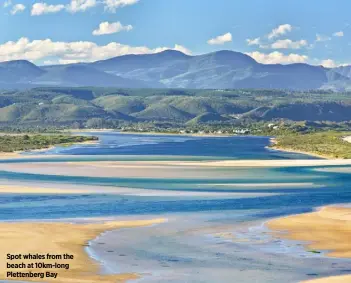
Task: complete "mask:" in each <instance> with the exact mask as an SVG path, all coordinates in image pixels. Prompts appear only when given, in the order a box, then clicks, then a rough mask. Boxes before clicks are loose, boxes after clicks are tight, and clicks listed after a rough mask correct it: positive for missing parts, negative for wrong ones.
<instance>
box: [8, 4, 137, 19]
mask: <svg viewBox="0 0 351 283" xmlns="http://www.w3.org/2000/svg"><path fill="white" fill-rule="evenodd" d="M11 1H12V0H7V2H5V4H6V3H9V4H6V5H11ZM139 1H140V0H70V3H69V4H67V5H63V4H58V5H49V4H47V3H45V2H40V3H39V2H38V3H35V4H34V5H33V6H32V15H33V16H39V15H44V14H48V13H57V12H59V11H62V10H66V11H67V12H70V13H77V12H85V11H86V10H88V9H90V8H93V7H95V6H97V5H103V6H104V7H105V10H106V11H109V12H112V13H114V12H116V10H117V9H118V8H120V7H124V6H128V5H133V4H136V3H138V2H139ZM5 4H4V5H5Z"/></svg>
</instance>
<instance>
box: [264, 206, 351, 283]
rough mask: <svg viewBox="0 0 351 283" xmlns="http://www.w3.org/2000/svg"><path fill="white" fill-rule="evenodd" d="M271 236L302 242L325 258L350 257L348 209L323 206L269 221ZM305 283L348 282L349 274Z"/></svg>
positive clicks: (350, 216) (349, 212)
mask: <svg viewBox="0 0 351 283" xmlns="http://www.w3.org/2000/svg"><path fill="white" fill-rule="evenodd" d="M267 226H268V227H269V228H270V229H272V230H274V231H281V232H280V233H279V232H275V233H274V235H275V236H278V237H281V238H286V239H290V240H298V241H304V242H305V243H306V244H305V245H306V248H307V249H308V250H309V251H311V252H313V253H321V252H323V251H325V252H326V255H327V256H328V257H333V258H351V241H350V239H351V208H348V207H334V206H331V207H323V208H321V209H320V210H318V211H316V212H312V213H307V214H301V215H293V216H289V217H285V218H280V219H275V220H272V221H269V222H268V223H267ZM307 282H311V283H312V282H315V283H319V282H320V283H322V282H323V283H324V282H351V275H345V276H340V277H338V276H337V277H334V278H324V279H323V278H322V279H318V280H312V281H307Z"/></svg>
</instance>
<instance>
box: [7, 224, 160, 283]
mask: <svg viewBox="0 0 351 283" xmlns="http://www.w3.org/2000/svg"><path fill="white" fill-rule="evenodd" d="M165 221H166V219H161V218H160V219H151V220H131V221H110V222H105V223H91V224H67V223H45V222H44V223H36V222H33V223H28V222H24V223H0V242H1V245H0V280H17V281H18V278H17V279H14V278H12V279H11V278H6V275H7V274H6V272H7V271H9V270H8V269H7V268H6V262H8V260H7V259H6V257H7V254H28V253H32V254H37V253H38V254H47V253H50V254H58V255H59V254H66V253H67V254H72V255H74V259H73V260H66V261H65V260H61V261H60V263H62V264H65V263H69V264H70V269H68V270H66V269H59V270H57V269H55V270H51V269H49V270H44V271H43V270H41V269H28V268H24V269H20V270H18V269H17V270H13V271H20V272H29V271H30V270H31V271H32V272H46V271H52V272H58V273H59V274H58V277H57V278H56V279H54V278H44V279H38V278H35V279H30V278H26V279H25V280H24V281H30V282H56V283H96V282H103V283H112V282H125V281H127V280H131V279H137V278H139V275H137V274H134V273H130V274H116V275H101V274H99V269H100V266H99V264H98V263H97V262H94V261H93V260H92V259H91V258H90V257H89V256H88V254H86V253H85V251H84V247H85V246H86V245H87V244H88V242H89V241H90V240H92V239H94V238H96V237H97V236H98V235H99V234H101V233H103V232H105V231H108V230H115V229H120V228H135V227H143V226H150V225H154V224H161V223H163V222H165ZM42 261H43V260H31V261H30V262H42ZM21 262H23V260H13V261H11V263H21ZM54 262H56V261H55V260H45V263H54ZM11 271H12V270H11Z"/></svg>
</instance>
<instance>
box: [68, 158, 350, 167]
mask: <svg viewBox="0 0 351 283" xmlns="http://www.w3.org/2000/svg"><path fill="white" fill-rule="evenodd" d="M70 163H71V164H77V165H86V166H94V167H114V168H120V167H123V168H126V167H129V168H133V169H135V168H146V167H149V166H153V167H156V166H157V167H158V168H159V167H160V166H187V167H300V166H328V165H351V159H287V160H222V161H101V162H70Z"/></svg>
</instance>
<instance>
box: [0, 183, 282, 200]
mask: <svg viewBox="0 0 351 283" xmlns="http://www.w3.org/2000/svg"><path fill="white" fill-rule="evenodd" d="M1 194H41V195H51V194H53V195H59V194H63V195H70V194H109V195H124V196H162V197H178V198H179V197H184V198H187V197H205V198H206V197H212V198H256V197H266V196H273V195H277V194H276V193H259V192H257V193H256V192H255V193H251V192H249V193H237V192H202V191H200V192H197V191H173V190H172V191H167V190H152V189H138V188H124V187H104V186H93V187H87V188H85V186H84V185H80V186H75V187H73V188H70V187H67V186H64V185H61V186H60V188H55V187H34V186H33V187H30V186H22V185H2V184H0V195H1Z"/></svg>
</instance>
